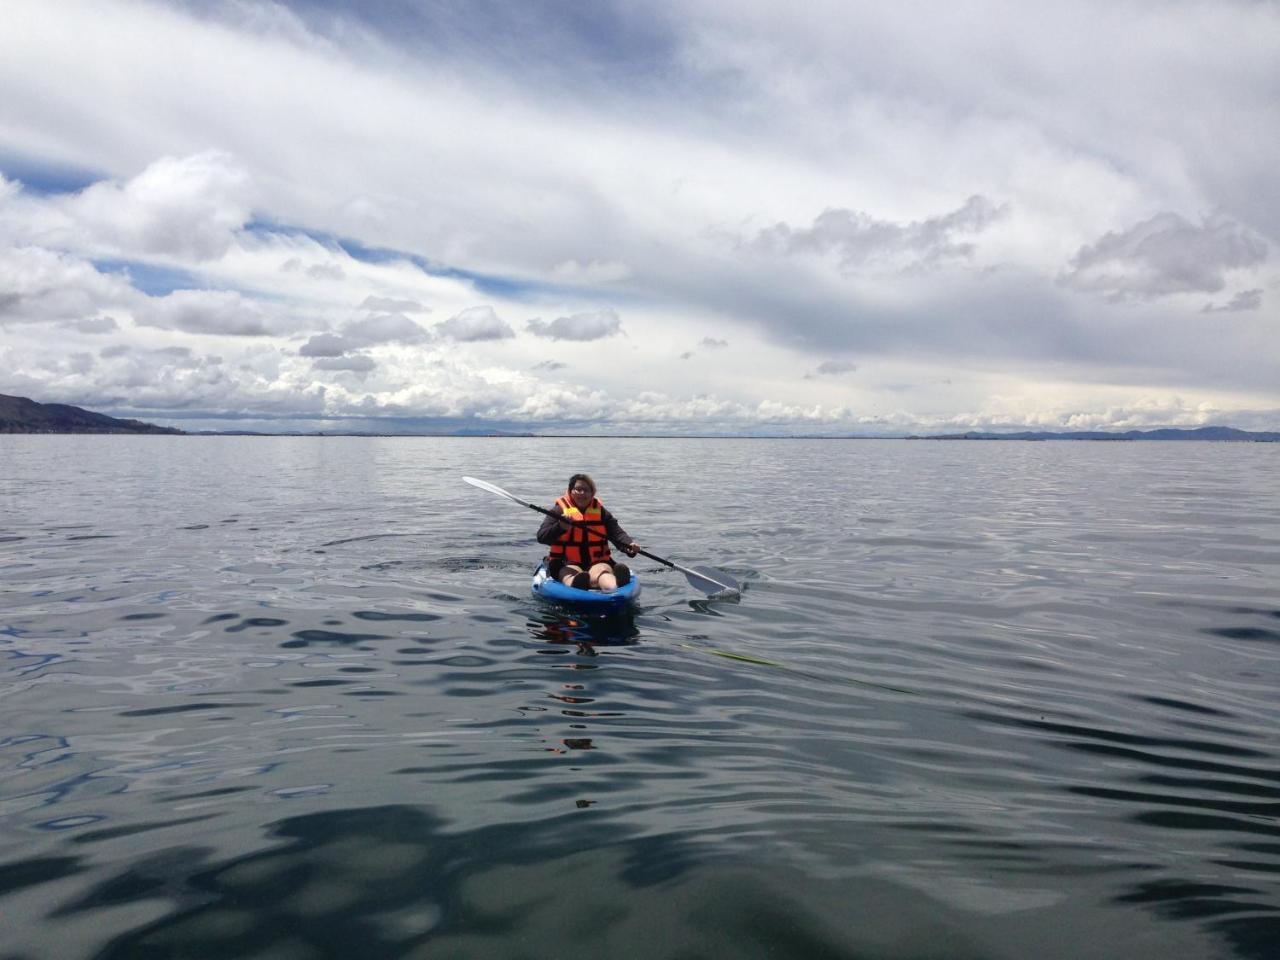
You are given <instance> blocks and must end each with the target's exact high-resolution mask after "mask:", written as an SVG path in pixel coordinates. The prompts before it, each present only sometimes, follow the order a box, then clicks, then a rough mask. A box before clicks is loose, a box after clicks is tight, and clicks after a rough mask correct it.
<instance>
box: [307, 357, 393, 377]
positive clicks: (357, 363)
mask: <svg viewBox="0 0 1280 960" xmlns="http://www.w3.org/2000/svg"><path fill="white" fill-rule="evenodd" d="M377 366H378V363H377V361H376V360H374V359H373V357H369V356H365V355H364V354H357V355H355V356H351V357H321V358H320V359H318V360H316V361H315V363H313V364H312V367H313V368H314V369H316V370H340V371H348V372H352V373H368V372H370V371H371V370H373V369H374V368H376V367H377Z"/></svg>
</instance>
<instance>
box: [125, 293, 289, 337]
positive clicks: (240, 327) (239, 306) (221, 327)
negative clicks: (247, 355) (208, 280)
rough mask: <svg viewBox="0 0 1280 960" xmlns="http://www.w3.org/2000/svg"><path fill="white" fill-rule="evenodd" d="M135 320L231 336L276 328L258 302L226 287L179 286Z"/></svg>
mask: <svg viewBox="0 0 1280 960" xmlns="http://www.w3.org/2000/svg"><path fill="white" fill-rule="evenodd" d="M134 322H135V323H137V324H139V325H140V326H144V327H159V328H161V329H163V330H182V331H184V332H186V333H208V334H220V335H222V336H231V337H265V336H268V335H270V334H272V333H273V332H275V331H273V330H272V329H270V325H269V324H268V322H267V317H266V315H265V314H264V313H263V311H262V309H261V308H260V307H259V306H258V305H257V304H256V303H255V302H253V301H251V300H247V299H245V298H244V297H242V296H240V294H238V293H235V292H232V291H225V290H214V291H206V290H175V291H174V292H173V293H171V294H169V296H167V297H164V298H162V299H159V300H154V301H151V302H150V303H148V304H147V305H146V306H145V307H143V308H142V309H140V310H138V311H137V313H136V314H135V315H134Z"/></svg>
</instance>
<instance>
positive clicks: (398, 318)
mask: <svg viewBox="0 0 1280 960" xmlns="http://www.w3.org/2000/svg"><path fill="white" fill-rule="evenodd" d="M342 335H343V336H345V337H347V338H348V339H350V340H355V341H358V342H359V343H360V344H362V345H364V344H375V343H418V342H421V341H423V340H426V339H427V338H428V336H429V335H428V333H427V331H426V330H424V329H422V327H421V326H419V325H418V324H417V323H415V322H414V321H412V320H410V319H409V318H408V317H406V316H405V315H404V314H402V313H380V314H375V315H374V316H371V317H366V318H365V319H363V320H353V321H351V322H350V323H348V324H347V325H346V326H344V327H343V328H342Z"/></svg>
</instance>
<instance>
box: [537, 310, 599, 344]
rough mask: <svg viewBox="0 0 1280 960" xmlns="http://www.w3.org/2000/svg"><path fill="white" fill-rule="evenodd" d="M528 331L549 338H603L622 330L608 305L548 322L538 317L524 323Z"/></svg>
mask: <svg viewBox="0 0 1280 960" xmlns="http://www.w3.org/2000/svg"><path fill="white" fill-rule="evenodd" d="M525 326H526V327H527V328H528V330H529V332H530V333H532V334H533V335H534V336H537V337H546V338H548V339H550V340H603V339H604V338H605V337H612V336H614V335H615V334H618V333H620V332H621V331H622V322H621V321H620V320H619V319H618V315H617V313H615V312H614V311H613V310H611V309H609V308H608V307H606V308H604V309H603V310H595V311H591V312H588V313H575V314H574V315H573V316H571V317H557V318H556V319H555V320H552V321H551V322H550V323H546V322H544V321H543V320H540V319H537V318H535V319H533V320H530V321H529V322H528V323H526V324H525Z"/></svg>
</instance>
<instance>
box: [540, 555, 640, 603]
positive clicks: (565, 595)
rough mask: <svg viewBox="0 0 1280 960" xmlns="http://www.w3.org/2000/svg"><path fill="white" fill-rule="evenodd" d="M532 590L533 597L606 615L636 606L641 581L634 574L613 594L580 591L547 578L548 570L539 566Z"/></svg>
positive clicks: (597, 591)
mask: <svg viewBox="0 0 1280 960" xmlns="http://www.w3.org/2000/svg"><path fill="white" fill-rule="evenodd" d="M531 588H532V590H533V595H534V596H535V597H541V598H542V599H543V600H551V601H553V602H555V603H563V604H567V605H569V606H572V607H576V608H578V609H579V610H598V611H600V612H601V613H605V612H608V611H611V610H623V609H625V608H627V607H629V606H631V605H632V604H634V603H635V602H636V600H637V598H638V597H639V596H640V579H639V577H637V576H636V575H635V574H634V573H632V575H631V582H630V583H628V584H627V585H626V586H625V587H619V588H618V589H617V590H614V591H613V592H612V593H601V592H600V591H599V590H579V589H577V588H576V587H567V586H565V585H564V584H563V583H561V582H560V581H559V580H552V579H551V578H550V577H548V576H547V568H546V567H544V566H542V565H539V566H538V569H537V570H536V571H535V572H534V574H533V584H532V587H531Z"/></svg>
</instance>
